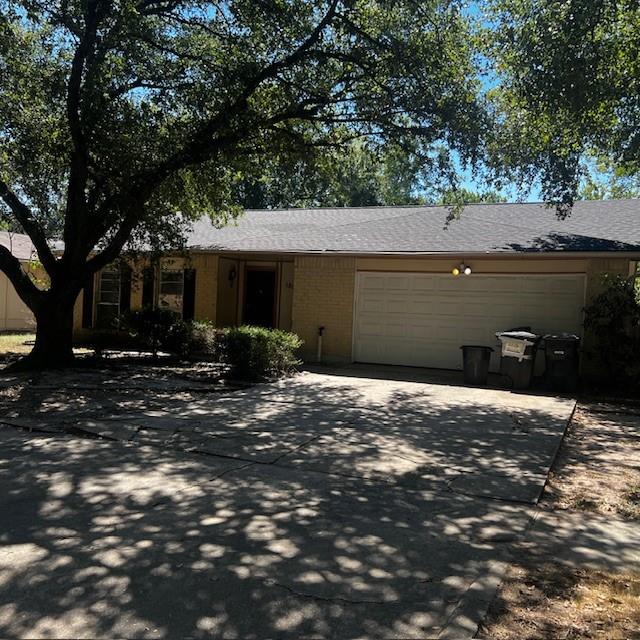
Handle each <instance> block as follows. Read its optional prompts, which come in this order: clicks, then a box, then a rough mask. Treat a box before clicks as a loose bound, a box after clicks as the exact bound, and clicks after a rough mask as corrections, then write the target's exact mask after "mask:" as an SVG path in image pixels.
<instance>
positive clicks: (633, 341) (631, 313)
mask: <svg viewBox="0 0 640 640" xmlns="http://www.w3.org/2000/svg"><path fill="white" fill-rule="evenodd" d="M604 285H605V288H604V290H603V291H602V293H600V294H599V295H598V296H596V297H595V298H594V299H593V300H592V301H591V303H590V304H589V305H588V306H587V307H585V310H584V326H585V330H586V331H588V332H589V333H590V334H591V337H592V340H591V341H590V342H591V343H592V348H591V350H590V351H589V355H590V356H591V357H592V358H593V360H594V363H595V364H596V365H597V366H598V368H599V370H600V371H599V374H600V375H599V377H600V378H602V379H603V380H607V381H608V382H609V383H612V384H617V385H621V386H628V385H629V384H630V383H634V382H635V384H637V380H638V375H639V374H640V295H639V294H638V288H637V287H638V285H637V282H636V279H635V278H634V277H631V278H623V277H621V276H616V277H614V278H612V277H610V276H605V278H604Z"/></svg>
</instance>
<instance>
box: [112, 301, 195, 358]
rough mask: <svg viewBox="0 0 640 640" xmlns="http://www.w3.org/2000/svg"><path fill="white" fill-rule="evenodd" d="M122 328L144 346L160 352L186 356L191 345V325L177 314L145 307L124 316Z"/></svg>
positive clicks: (154, 351) (154, 352)
mask: <svg viewBox="0 0 640 640" xmlns="http://www.w3.org/2000/svg"><path fill="white" fill-rule="evenodd" d="M121 322H122V327H123V328H124V329H125V330H126V331H128V332H129V335H131V336H132V337H133V338H135V339H137V340H138V341H139V342H140V343H141V344H142V345H144V346H145V347H147V348H148V349H151V351H152V352H153V354H154V356H155V355H157V353H158V351H161V350H162V351H168V352H169V353H175V354H178V355H186V354H187V351H188V345H189V325H188V323H186V322H184V320H182V318H180V317H179V316H178V315H177V314H176V313H175V312H173V311H169V310H167V309H153V308H151V307H144V308H142V309H136V310H135V311H128V312H127V313H125V314H123V316H122V319H121Z"/></svg>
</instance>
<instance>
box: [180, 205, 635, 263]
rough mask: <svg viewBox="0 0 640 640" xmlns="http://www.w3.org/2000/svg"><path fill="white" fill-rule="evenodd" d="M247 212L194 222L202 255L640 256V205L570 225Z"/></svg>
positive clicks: (590, 213)
mask: <svg viewBox="0 0 640 640" xmlns="http://www.w3.org/2000/svg"><path fill="white" fill-rule="evenodd" d="M448 214H449V209H448V207H436V206H427V207H421V206H418V207H415V206H412V207H362V208H337V209H287V210H274V211H255V210H249V211H246V212H245V213H244V215H243V216H241V217H240V218H239V219H238V220H237V222H236V223H231V224H230V225H229V226H227V227H224V228H222V229H218V228H216V227H214V226H213V225H212V224H211V222H210V221H209V219H203V220H200V221H198V222H196V223H195V224H194V225H193V229H192V232H191V233H190V234H189V237H188V240H187V245H188V247H189V248H191V249H196V250H219V251H247V252H269V253H271V252H275V253H278V252H283V253H298V252H300V253H312V252H334V253H364V254H376V253H391V254H393V253H418V254H419V253H429V254H430V253H455V254H460V253H527V252H556V251H558V252H619V251H628V252H637V253H640V200H600V201H595V200H592V201H581V202H576V204H575V206H574V209H573V212H572V213H571V215H570V216H569V217H568V218H567V219H565V220H558V219H557V217H556V214H555V210H554V209H549V208H547V207H545V205H543V204H537V203H517V204H471V205H466V206H465V208H464V210H463V211H462V214H461V216H460V218H459V219H457V220H454V221H452V222H451V223H450V224H449V225H448V226H447V227H446V228H445V222H446V219H447V215H448Z"/></svg>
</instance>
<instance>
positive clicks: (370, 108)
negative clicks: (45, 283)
mask: <svg viewBox="0 0 640 640" xmlns="http://www.w3.org/2000/svg"><path fill="white" fill-rule="evenodd" d="M0 7H1V10H2V12H1V18H0V141H1V142H0V144H1V147H0V198H1V199H2V202H3V204H4V212H5V213H4V214H5V215H10V216H11V217H13V218H14V219H15V220H16V221H17V222H18V223H19V225H20V226H21V228H22V229H23V230H24V232H25V233H27V234H28V235H29V236H30V237H31V239H32V241H33V243H34V245H35V247H36V250H37V252H38V256H39V259H40V261H41V263H42V266H43V268H44V269H45V270H46V272H47V274H48V276H49V278H50V286H49V288H48V289H47V290H46V291H40V290H38V289H37V288H36V287H34V286H33V284H32V283H31V281H30V280H29V278H28V277H27V276H26V274H25V273H24V271H23V270H22V269H21V267H20V264H19V263H18V261H17V260H15V259H14V258H13V257H12V256H11V255H10V254H9V252H8V251H5V250H1V249H0V268H1V269H2V270H3V271H4V272H5V273H6V274H7V276H8V277H9V278H10V280H11V282H12V283H13V285H14V286H15V288H16V290H17V291H18V294H19V295H20V297H21V298H22V299H23V300H24V301H25V303H26V304H27V305H28V306H29V307H30V309H31V310H32V311H33V313H34V314H35V317H36V321H37V333H36V341H35V347H34V349H33V351H32V353H31V354H30V356H29V357H28V361H27V362H26V363H23V365H25V364H26V365H30V366H51V365H59V364H64V363H66V362H69V361H70V360H71V359H72V348H71V346H72V345H71V342H72V309H73V305H74V303H75V300H76V298H77V296H78V294H79V292H80V291H81V289H82V287H83V285H84V284H85V283H86V282H87V279H88V278H89V277H91V276H92V274H93V273H95V272H96V271H98V270H100V269H101V268H102V267H104V266H105V265H107V264H109V263H111V262H112V261H114V260H115V259H116V258H117V257H118V256H119V255H120V253H121V252H122V250H123V248H125V247H127V248H131V247H136V246H141V245H144V244H145V243H156V244H157V243H159V242H161V241H163V240H164V241H167V242H171V241H173V239H175V238H178V237H180V236H181V235H182V234H181V231H183V230H184V227H185V225H188V224H189V220H190V219H193V218H194V217H197V216H201V215H203V214H208V215H211V216H212V217H213V219H214V220H215V221H216V222H217V223H219V224H223V223H224V221H225V219H226V218H227V217H228V216H229V215H230V214H233V213H234V212H235V211H237V207H234V203H233V202H232V200H231V195H232V192H233V188H232V187H233V185H234V183H235V182H237V181H238V180H241V179H242V176H243V175H244V174H245V173H249V174H251V173H252V172H253V173H255V167H256V166H260V165H261V164H262V163H263V162H264V160H265V158H273V157H277V158H290V157H297V158H301V157H304V156H306V155H312V154H313V150H314V149H327V148H329V149H331V148H333V149H339V148H340V147H342V146H343V145H344V144H346V143H347V142H348V141H350V140H352V139H356V138H359V137H360V138H367V139H368V140H369V141H370V143H371V144H372V145H378V146H381V145H384V144H385V143H387V142H388V141H391V140H393V141H398V142H399V141H402V140H403V139H412V140H416V139H419V140H420V145H421V148H422V149H423V150H424V152H425V155H424V157H425V158H426V159H428V158H429V157H432V156H434V154H435V153H436V150H437V149H438V148H440V147H442V146H446V147H447V148H448V149H452V150H455V151H456V152H457V153H459V154H460V156H461V157H462V158H464V159H466V160H468V161H473V160H474V159H475V158H476V150H477V149H478V147H479V145H480V142H481V137H482V134H483V132H484V131H485V130H486V128H487V125H486V114H485V111H484V108H483V105H482V103H481V101H479V100H478V98H477V92H478V83H477V80H476V77H475V69H474V65H473V56H472V51H471V45H470V39H469V38H468V30H469V25H468V24H467V19H466V18H465V17H464V13H463V12H462V11H461V9H460V7H459V6H458V4H457V2H452V1H448V0H429V1H428V2H415V1H414V0H390V1H389V0H385V1H383V0H377V1H376V0H367V1H365V0H305V1H303V0H265V1H262V0H261V1H259V2H258V1H256V0H226V1H225V2H218V1H217V0H209V1H206V0H201V1H196V0H120V1H118V2H116V1H115V0H72V1H71V2H70V1H69V0H49V1H47V2H44V0H0ZM433 168H434V171H441V170H443V168H442V167H441V166H440V165H439V164H438V163H434V165H433ZM447 169H450V167H447ZM56 237H58V238H59V239H60V240H62V241H63V246H64V249H63V250H62V252H61V253H59V254H58V253H56V252H55V251H53V250H52V248H51V240H52V239H53V238H56Z"/></svg>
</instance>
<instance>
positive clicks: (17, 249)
mask: <svg viewBox="0 0 640 640" xmlns="http://www.w3.org/2000/svg"><path fill="white" fill-rule="evenodd" d="M0 245H3V246H5V247H7V249H9V251H11V253H12V254H13V255H14V256H15V257H16V258H18V260H20V262H22V263H23V265H25V266H26V267H27V268H28V267H29V264H28V263H30V262H31V261H32V260H33V259H34V258H35V256H36V251H35V248H34V246H33V245H32V244H31V239H30V238H29V236H27V235H24V234H22V233H10V232H8V231H0ZM34 328H35V319H34V317H33V314H32V313H31V311H30V310H29V308H28V307H27V305H26V304H25V303H24V302H22V300H21V299H20V297H19V296H18V294H17V293H16V290H15V289H14V287H13V285H12V284H11V282H9V279H8V278H7V276H6V275H5V274H4V273H3V272H2V271H0V331H20V330H23V329H26V330H29V331H32V330H33V329H34Z"/></svg>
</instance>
